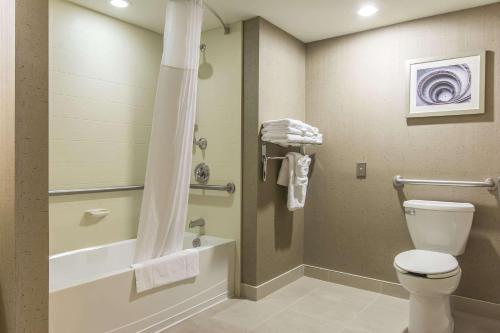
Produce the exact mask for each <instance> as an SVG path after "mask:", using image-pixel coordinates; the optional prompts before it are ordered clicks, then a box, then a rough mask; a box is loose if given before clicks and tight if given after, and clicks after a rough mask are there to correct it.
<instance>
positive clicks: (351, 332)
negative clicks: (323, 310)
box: [340, 327, 371, 333]
mask: <svg viewBox="0 0 500 333" xmlns="http://www.w3.org/2000/svg"><path fill="white" fill-rule="evenodd" d="M340 333H371V332H370V331H367V330H364V329H361V328H352V327H346V328H344V329H343V330H342V331H340Z"/></svg>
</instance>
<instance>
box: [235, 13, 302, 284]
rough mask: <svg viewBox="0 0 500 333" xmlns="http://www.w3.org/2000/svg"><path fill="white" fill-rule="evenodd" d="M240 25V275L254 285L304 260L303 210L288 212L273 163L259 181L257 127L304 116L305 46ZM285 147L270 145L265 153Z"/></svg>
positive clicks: (272, 31)
mask: <svg viewBox="0 0 500 333" xmlns="http://www.w3.org/2000/svg"><path fill="white" fill-rule="evenodd" d="M244 25H245V28H244V69H243V70H244V78H245V87H244V106H243V109H244V110H243V131H244V133H243V136H244V137H243V147H244V148H243V177H244V179H243V182H244V194H243V227H242V228H243V259H242V260H243V263H244V265H243V270H242V274H243V282H244V283H246V284H249V285H253V286H256V285H259V284H261V283H263V282H265V281H268V280H270V279H272V278H274V277H276V276H278V275H280V274H282V273H284V272H286V271H288V270H290V269H292V268H294V267H296V266H298V265H300V264H302V261H303V228H304V215H303V211H302V210H300V211H297V212H295V213H291V212H289V211H288V209H287V207H286V197H287V192H286V188H284V187H280V186H278V185H276V177H277V173H278V170H279V163H278V162H277V161H270V162H269V168H268V179H267V182H266V183H263V182H262V181H261V170H260V168H261V162H260V142H259V130H260V125H261V123H262V122H263V121H266V120H270V119H278V118H284V117H288V118H295V119H301V120H304V119H305V45H304V44H303V43H302V42H300V41H298V40H297V39H295V38H294V37H292V36H290V35H289V34H288V33H286V32H284V31H283V30H281V29H279V28H277V27H276V26H274V25H272V24H271V23H269V22H267V21H265V20H264V19H261V18H256V19H252V20H250V21H246V22H245V23H244ZM287 151H288V150H287V149H281V148H278V147H277V146H274V147H273V145H269V154H275V155H284V154H286V152H287Z"/></svg>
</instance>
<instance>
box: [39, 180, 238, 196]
mask: <svg viewBox="0 0 500 333" xmlns="http://www.w3.org/2000/svg"><path fill="white" fill-rule="evenodd" d="M189 187H190V188H192V189H201V190H211V191H225V192H228V193H234V191H235V190H236V185H234V183H227V184H226V185H205V184H191V185H190V186H189ZM143 189H144V185H129V186H114V187H95V188H80V189H70V190H50V191H49V197H55V196H61V195H73V194H90V193H107V192H120V191H136V190H143Z"/></svg>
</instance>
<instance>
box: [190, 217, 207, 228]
mask: <svg viewBox="0 0 500 333" xmlns="http://www.w3.org/2000/svg"><path fill="white" fill-rule="evenodd" d="M203 226H205V219H204V218H203V217H200V218H199V219H196V220H193V221H190V222H189V228H194V227H203Z"/></svg>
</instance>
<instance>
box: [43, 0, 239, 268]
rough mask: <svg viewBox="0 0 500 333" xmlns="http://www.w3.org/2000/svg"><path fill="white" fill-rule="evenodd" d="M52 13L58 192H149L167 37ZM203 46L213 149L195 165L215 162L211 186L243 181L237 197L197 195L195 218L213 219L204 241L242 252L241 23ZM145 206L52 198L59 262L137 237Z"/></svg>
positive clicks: (65, 6) (202, 98)
mask: <svg viewBox="0 0 500 333" xmlns="http://www.w3.org/2000/svg"><path fill="white" fill-rule="evenodd" d="M50 5H51V17H50V19H51V21H50V27H51V30H50V58H51V64H50V81H51V86H50V92H51V95H50V98H51V100H50V106H51V108H50V188H51V189H61V188H62V189H64V188H86V187H100V186H117V185H130V184H143V182H144V170H145V166H146V158H147V152H148V140H149V133H150V124H151V116H152V109H153V102H154V95H155V86H156V79H157V74H158V69H159V64H160V58H161V50H162V37H161V36H160V35H158V34H156V33H153V32H150V31H148V30H144V29H141V28H138V27H135V26H133V25H130V24H127V23H124V22H121V21H118V20H115V19H112V18H110V17H107V16H105V15H102V14H99V13H96V12H93V11H90V10H87V9H84V8H82V7H78V6H75V5H73V4H70V3H68V2H65V1H60V0H51V2H50ZM202 42H204V43H206V44H207V51H206V56H205V58H203V57H201V64H202V66H201V67H200V68H201V71H200V73H201V74H200V80H199V86H198V109H197V124H198V131H197V133H196V135H197V136H198V137H205V138H206V139H208V148H207V150H206V151H205V152H202V151H200V150H199V149H195V150H194V151H193V166H195V165H196V164H198V163H199V162H202V161H203V162H205V163H207V164H208V165H209V166H210V168H211V177H210V183H211V184H225V183H227V182H229V181H231V182H234V183H235V185H236V193H234V194H232V195H229V194H227V193H223V192H213V191H201V190H192V191H191V195H190V198H189V204H190V205H189V217H190V218H198V217H204V218H205V219H206V221H207V226H206V227H205V228H204V229H205V230H204V232H206V233H207V234H211V235H217V236H221V237H226V238H231V239H236V240H237V241H238V246H239V239H240V220H241V217H240V205H241V183H240V179H241V137H240V136H241V76H242V73H241V66H242V65H241V61H242V54H241V53H242V50H241V49H242V47H241V43H242V32H241V24H234V25H232V26H231V33H230V34H229V35H224V34H223V32H222V29H214V30H210V31H207V32H204V33H203V34H202ZM192 182H194V180H192ZM141 198H142V191H134V192H117V193H108V194H92V195H77V196H61V197H52V198H51V199H50V247H51V249H50V250H51V253H58V252H61V251H67V250H71V249H78V248H83V247H88V246H95V245H100V244H105V243H109V242H114V241H119V240H123V239H129V238H134V237H135V236H136V232H137V222H138V216H139V208H140V200H141ZM91 208H106V209H109V210H110V211H111V213H110V214H109V216H107V217H105V218H104V219H102V220H95V219H91V218H88V217H86V216H85V215H84V212H85V210H87V209H91ZM192 231H196V230H192ZM237 271H238V272H239V269H237Z"/></svg>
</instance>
